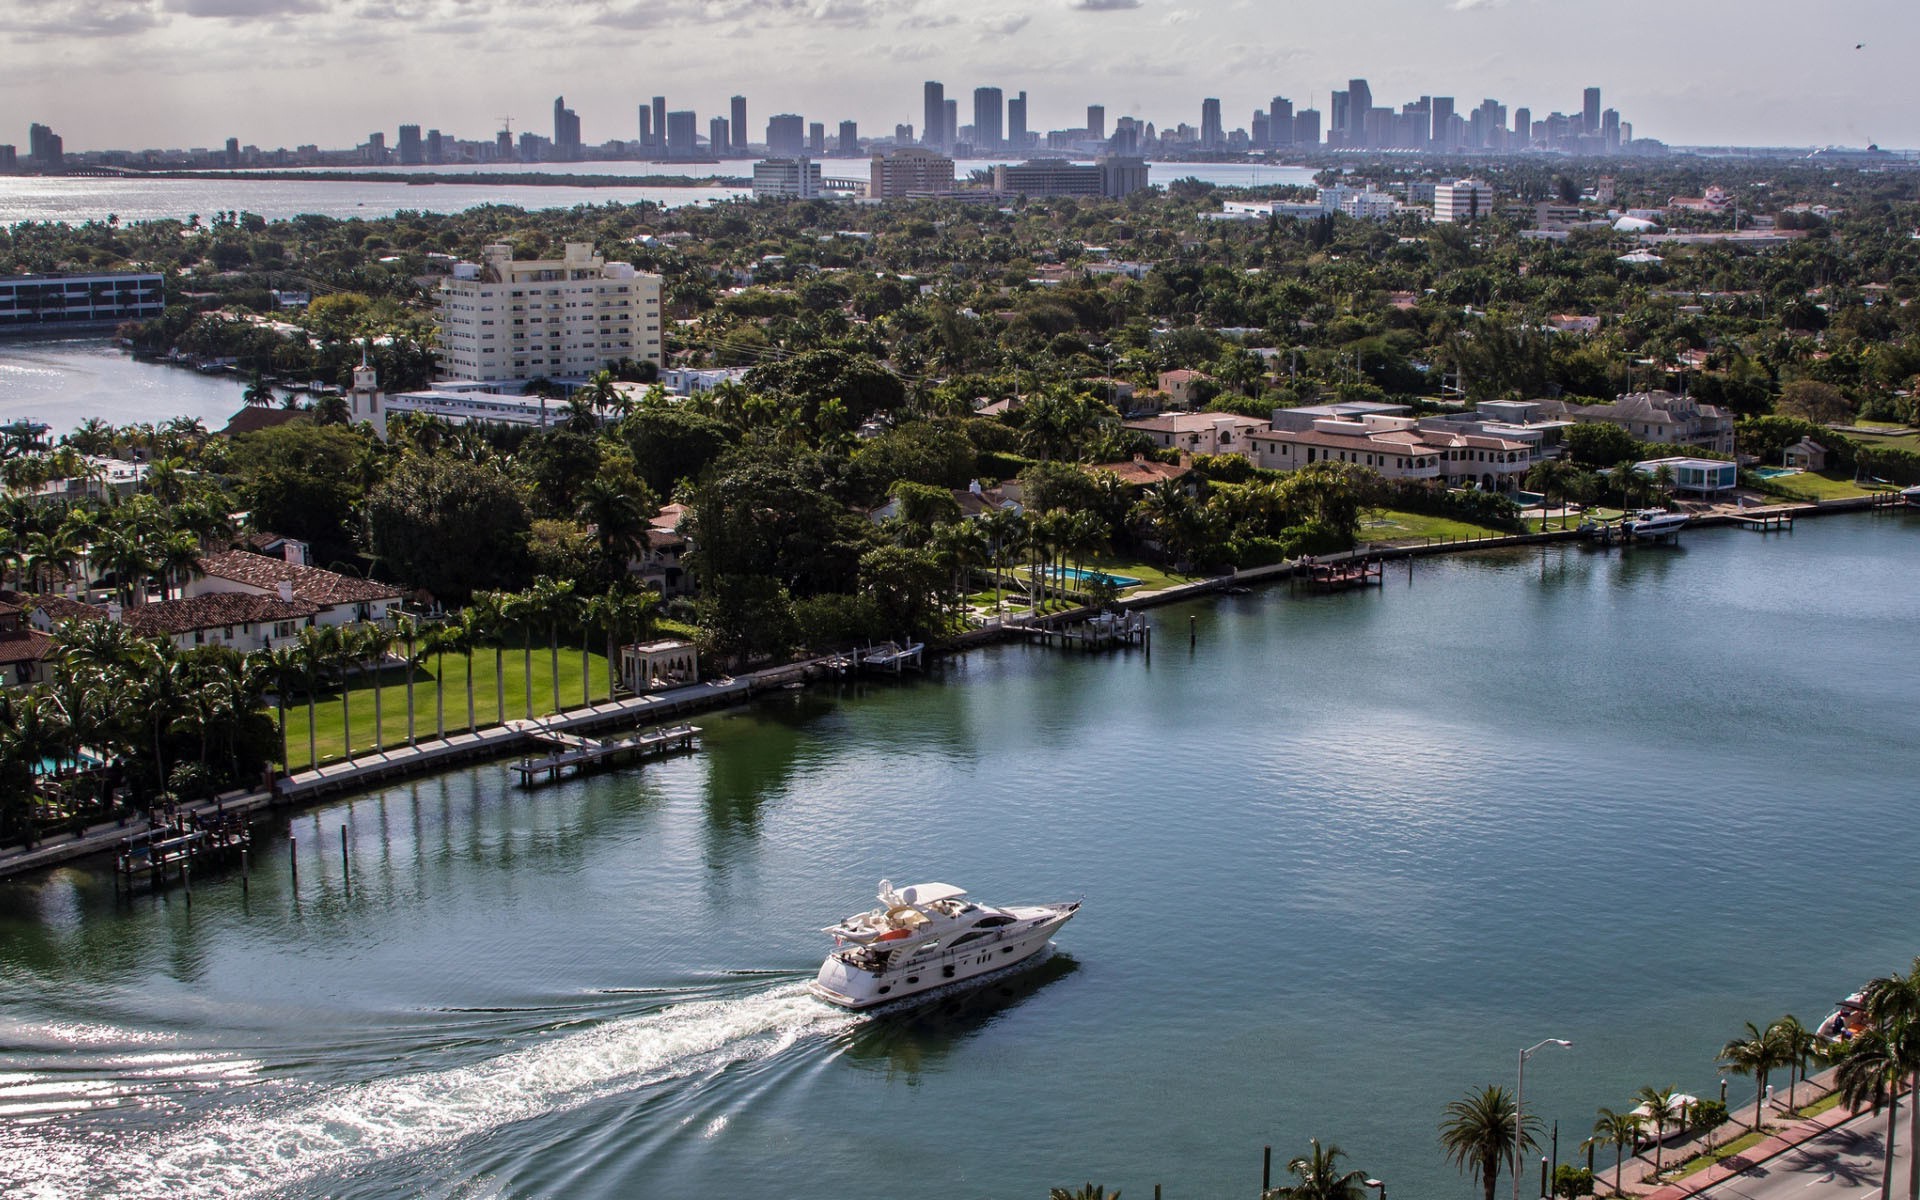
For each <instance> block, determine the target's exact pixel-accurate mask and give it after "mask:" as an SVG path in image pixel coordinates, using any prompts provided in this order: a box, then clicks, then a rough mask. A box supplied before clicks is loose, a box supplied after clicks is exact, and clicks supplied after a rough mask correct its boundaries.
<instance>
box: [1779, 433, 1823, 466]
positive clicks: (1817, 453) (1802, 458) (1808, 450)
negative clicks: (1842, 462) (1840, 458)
mask: <svg viewBox="0 0 1920 1200" xmlns="http://www.w3.org/2000/svg"><path fill="white" fill-rule="evenodd" d="M1781 460H1782V462H1783V463H1784V464H1785V465H1787V466H1789V467H1799V468H1800V469H1801V470H1802V471H1824V470H1826V469H1827V448H1826V447H1825V446H1822V445H1821V444H1820V443H1819V442H1816V441H1814V440H1813V439H1812V438H1801V439H1800V440H1799V441H1797V442H1795V443H1794V444H1793V445H1791V446H1788V447H1787V448H1786V450H1785V451H1783V452H1782V454H1781Z"/></svg>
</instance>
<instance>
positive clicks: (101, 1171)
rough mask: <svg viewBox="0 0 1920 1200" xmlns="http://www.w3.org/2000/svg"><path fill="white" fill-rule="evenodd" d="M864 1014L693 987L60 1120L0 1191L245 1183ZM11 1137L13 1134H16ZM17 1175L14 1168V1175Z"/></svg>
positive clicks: (466, 1127) (468, 1130)
mask: <svg viewBox="0 0 1920 1200" xmlns="http://www.w3.org/2000/svg"><path fill="white" fill-rule="evenodd" d="M855 1020H857V1018H855V1017H853V1016H850V1015H848V1014H845V1013H841V1012H837V1011H835V1010H833V1009H829V1008H827V1007H826V1006H825V1005H823V1004H821V1003H820V1002H819V1001H817V1000H814V999H813V998H812V997H810V996H809V995H807V993H806V989H805V987H804V986H803V985H801V984H783V985H781V986H780V987H778V988H775V989H773V990H770V991H765V992H758V993H754V994H751V995H747V996H741V997H734V998H728V999H720V1000H693V1001H687V1002H684V1003H681V1004H676V1005H673V1006H671V1007H669V1008H665V1009H661V1010H659V1011H657V1012H652V1013H647V1014H645V1015H643V1016H637V1017H628V1018H622V1019H619V1020H613V1021H608V1022H606V1023H604V1024H601V1025H597V1026H594V1027H592V1028H590V1029H583V1030H581V1031H579V1032H575V1033H566V1034H562V1035H560V1036H558V1037H555V1038H553V1039H552V1040H549V1041H545V1042H541V1043H539V1044H538V1045H534V1046H530V1047H528V1048H527V1049H524V1050H518V1051H514V1052H512V1053H509V1054H504V1055H501V1056H499V1057H497V1058H491V1059H487V1060H485V1061H483V1062H479V1063H475V1064H473V1065H471V1066H465V1067H456V1068H451V1069H448V1070H443V1071H427V1072H419V1073H415V1074H409V1075H399V1076H394V1077H392V1078H388V1079H379V1080H373V1081H371V1082H368V1083H363V1084H355V1085H350V1086H346V1087H338V1088H326V1089H320V1090H316V1091H313V1092H309V1093H306V1094H303V1095H299V1096H295V1097H292V1098H289V1099H285V1100H281V1101H278V1102H271V1103H267V1104H261V1105H258V1106H240V1107H238V1108H237V1109H217V1110H216V1111H215V1112H213V1113H212V1114H210V1115H209V1116H207V1117H204V1118H201V1119H199V1120H197V1121H195V1122H193V1123H191V1124H188V1125H184V1126H181V1127H178V1128H175V1129H169V1130H163V1131H156V1132H153V1133H149V1134H139V1135H135V1136H132V1137H128V1138H121V1139H102V1138H100V1137H98V1135H97V1134H95V1135H93V1136H86V1135H83V1134H79V1133H75V1134H73V1135H72V1136H71V1138H70V1139H67V1138H62V1137H61V1135H60V1134H59V1132H58V1131H57V1130H55V1129H53V1128H51V1127H47V1126H42V1127H41V1128H40V1129H39V1130H37V1131H36V1132H38V1133H40V1134H44V1135H48V1137H49V1139H50V1140H49V1141H48V1142H43V1143H42V1144H40V1145H37V1146H34V1147H33V1148H32V1149H33V1153H30V1154H22V1153H20V1151H21V1150H23V1149H25V1147H22V1146H20V1145H17V1144H16V1145H14V1146H12V1147H11V1150H10V1152H9V1153H7V1154H5V1155H4V1156H0V1194H5V1195H9V1196H13V1195H20V1196H29V1197H56V1196H61V1197H64V1196H71V1195H76V1194H80V1193H81V1192H85V1193H86V1194H89V1195H111V1196H118V1197H128V1198H134V1197H165V1198H169V1200H172V1198H177V1197H178V1196H182V1195H194V1196H240V1195H245V1194H248V1193H250V1192H254V1191H257V1190H261V1189H265V1188H278V1187H285V1186H287V1185H289V1184H294V1183H298V1182H300V1181H301V1180H304V1179H309V1178H311V1177H313V1176H314V1175H316V1174H319V1173H322V1172H326V1171H330V1170H338V1169H342V1168H345V1167H348V1166H352V1165H356V1164H362V1163H367V1162H371V1161H375V1160H378V1159H382V1158H386V1157H389V1156H392V1155H395V1154H400V1153H405V1152H410V1151H419V1150H422V1149H427V1148H431V1147H435V1146H440V1145H445V1144H447V1143H450V1142H453V1141H456V1140H458V1139H461V1138H465V1137H470V1136H472V1135H474V1134H477V1133H481V1132H484V1131H487V1130H491V1129H497V1128H500V1127H501V1126H504V1125H507V1124H510V1123H512V1122H515V1121H521V1120H525V1119H527V1118H530V1117H535V1116H540V1115H543V1114H547V1113H552V1112H558V1111H565V1110H567V1109H570V1108H575V1107H578V1106H579V1105H582V1104H586V1103H588V1102H589V1101H592V1100H594V1099H596V1098H598V1097H601V1096H605V1095H609V1094H612V1093H614V1092H617V1091H622V1090H630V1089H633V1088H636V1087H645V1086H649V1085H653V1084H657V1083H660V1082H663V1081H666V1080H671V1079H676V1078H682V1077H685V1076H688V1075H692V1074H698V1073H703V1072H706V1071H711V1070H715V1069H718V1068H719V1067H722V1066H725V1065H727V1064H729V1063H734V1062H740V1061H743V1060H747V1059H753V1058H760V1057H765V1056H768V1055H771V1054H776V1053H778V1052H779V1051H781V1050H783V1049H785V1048H786V1047H788V1046H791V1045H792V1044H794V1043H795V1042H796V1041H799V1040H800V1039H802V1038H805V1037H811V1036H815V1035H819V1034H824V1033H829V1032H832V1031H834V1030H837V1029H840V1028H844V1027H846V1026H847V1025H849V1024H851V1023H852V1022H853V1021H855ZM8 1140H9V1141H12V1140H13V1139H8ZM10 1176H12V1178H10Z"/></svg>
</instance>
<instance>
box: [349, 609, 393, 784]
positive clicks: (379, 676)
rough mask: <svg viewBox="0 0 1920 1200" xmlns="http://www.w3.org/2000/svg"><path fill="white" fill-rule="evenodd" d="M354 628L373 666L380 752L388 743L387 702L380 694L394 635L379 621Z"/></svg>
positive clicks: (375, 725)
mask: <svg viewBox="0 0 1920 1200" xmlns="http://www.w3.org/2000/svg"><path fill="white" fill-rule="evenodd" d="M353 628H354V635H355V636H356V637H358V638H359V640H360V653H361V654H362V655H363V656H365V659H366V661H368V662H371V663H372V664H373V748H374V750H375V751H376V752H378V751H379V750H380V749H381V748H382V747H383V746H385V745H386V742H387V739H386V722H387V713H386V702H385V701H384V700H383V699H382V697H381V695H380V693H381V691H382V688H381V683H382V682H383V678H384V676H383V672H384V671H385V668H386V665H387V655H389V654H391V653H393V643H394V633H393V630H392V629H390V628H388V627H387V626H385V625H383V624H380V623H379V622H377V621H366V622H363V623H361V624H359V625H356V626H354V627H353Z"/></svg>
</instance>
